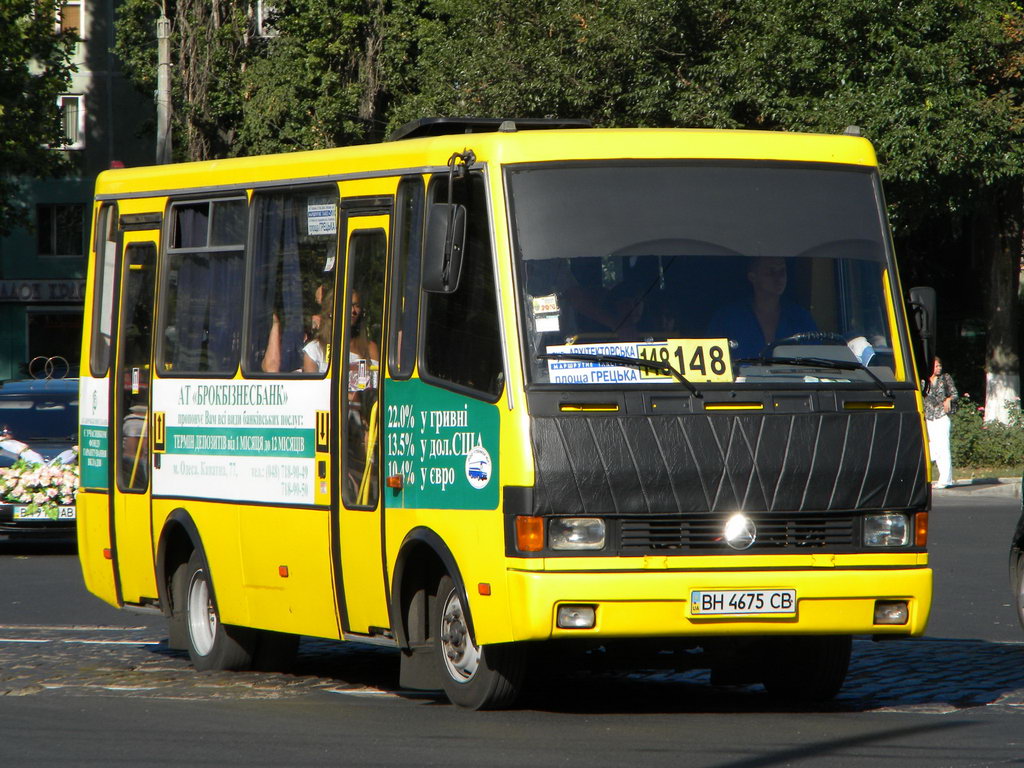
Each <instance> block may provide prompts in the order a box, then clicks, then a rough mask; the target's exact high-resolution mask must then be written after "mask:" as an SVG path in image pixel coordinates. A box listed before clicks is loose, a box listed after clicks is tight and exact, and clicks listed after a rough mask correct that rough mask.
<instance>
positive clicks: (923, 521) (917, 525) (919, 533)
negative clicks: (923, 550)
mask: <svg viewBox="0 0 1024 768" xmlns="http://www.w3.org/2000/svg"><path fill="white" fill-rule="evenodd" d="M914 546H915V547H927V546H928V513H927V512H918V513H917V514H916V515H914Z"/></svg>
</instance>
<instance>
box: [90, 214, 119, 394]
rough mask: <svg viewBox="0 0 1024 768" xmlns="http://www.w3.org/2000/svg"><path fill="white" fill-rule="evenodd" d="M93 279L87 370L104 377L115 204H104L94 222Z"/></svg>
mask: <svg viewBox="0 0 1024 768" xmlns="http://www.w3.org/2000/svg"><path fill="white" fill-rule="evenodd" d="M95 251H96V261H95V262H94V263H95V264H96V268H95V269H96V279H95V280H94V287H93V303H92V313H93V321H92V329H93V330H92V344H91V345H90V346H91V353H90V360H89V362H90V369H91V371H92V375H93V376H105V375H106V373H107V369H108V368H109V367H110V334H111V330H112V328H113V326H114V270H115V268H116V266H117V205H116V204H106V205H104V206H103V208H101V209H100V215H99V219H98V220H97V222H96V241H95Z"/></svg>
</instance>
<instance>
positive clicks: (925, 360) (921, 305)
mask: <svg viewBox="0 0 1024 768" xmlns="http://www.w3.org/2000/svg"><path fill="white" fill-rule="evenodd" d="M935 307H936V302H935V289H934V288H930V287H927V286H917V287H915V288H911V289H910V304H909V306H908V309H909V314H910V321H911V323H912V324H913V329H914V331H916V335H917V340H918V341H919V342H920V347H919V349H917V350H916V351H917V355H916V357H917V377H918V380H919V381H923V380H926V379H927V378H928V377H929V376H931V375H932V366H933V365H934V361H935V335H936V332H935V328H936V324H937V318H938V314H937V312H936V309H935Z"/></svg>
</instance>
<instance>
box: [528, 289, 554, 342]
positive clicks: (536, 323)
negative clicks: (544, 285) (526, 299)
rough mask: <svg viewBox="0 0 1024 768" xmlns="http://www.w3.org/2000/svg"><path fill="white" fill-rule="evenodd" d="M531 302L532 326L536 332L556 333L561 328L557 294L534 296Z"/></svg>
mask: <svg viewBox="0 0 1024 768" xmlns="http://www.w3.org/2000/svg"><path fill="white" fill-rule="evenodd" d="M531 303H532V308H533V327H534V330H535V331H536V332H537V333H556V332H557V331H559V330H560V329H561V322H560V320H559V318H560V316H561V314H560V312H559V310H558V296H557V295H555V294H553V293H552V294H550V295H548V296H534V297H533V299H532V300H531Z"/></svg>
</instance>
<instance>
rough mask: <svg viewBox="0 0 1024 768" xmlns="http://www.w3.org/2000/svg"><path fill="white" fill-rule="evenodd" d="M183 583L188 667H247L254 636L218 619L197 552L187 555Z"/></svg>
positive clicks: (201, 560) (206, 574) (249, 665)
mask: <svg viewBox="0 0 1024 768" xmlns="http://www.w3.org/2000/svg"><path fill="white" fill-rule="evenodd" d="M185 583H186V585H187V586H186V589H185V604H184V608H185V628H186V630H187V635H188V655H189V658H190V659H191V660H192V666H194V667H195V668H196V669H198V670H200V671H207V670H227V669H248V668H249V667H251V666H252V662H253V650H254V647H255V639H256V638H255V635H254V633H253V632H251V631H250V630H247V629H245V628H243V627H231V626H228V625H225V624H223V623H222V622H221V620H220V614H219V612H218V611H217V606H216V605H215V604H214V601H213V591H212V588H211V581H210V575H209V573H208V572H207V569H206V564H205V562H204V561H203V558H202V557H201V556H200V554H199V553H198V552H193V553H192V557H191V558H189V561H188V566H187V570H186V582H185Z"/></svg>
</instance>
